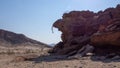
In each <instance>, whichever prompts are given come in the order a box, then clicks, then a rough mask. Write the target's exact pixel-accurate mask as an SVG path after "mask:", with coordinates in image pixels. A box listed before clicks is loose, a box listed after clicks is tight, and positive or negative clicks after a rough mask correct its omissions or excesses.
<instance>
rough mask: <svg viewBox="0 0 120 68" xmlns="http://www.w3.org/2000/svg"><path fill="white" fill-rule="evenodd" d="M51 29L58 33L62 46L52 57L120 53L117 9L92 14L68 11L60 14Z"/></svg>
mask: <svg viewBox="0 0 120 68" xmlns="http://www.w3.org/2000/svg"><path fill="white" fill-rule="evenodd" d="M53 27H55V28H58V30H59V31H61V32H62V35H61V39H62V42H59V43H58V44H56V46H55V47H54V48H53V49H52V51H51V52H52V53H56V54H61V55H74V54H81V53H82V55H83V54H86V53H87V52H89V51H91V49H94V50H93V53H95V54H99V55H107V54H110V53H116V52H119V51H120V5H117V6H116V7H115V8H108V9H106V10H104V11H99V12H98V13H94V12H92V11H71V12H69V13H64V14H63V16H62V19H58V20H57V21H56V22H55V23H54V24H53Z"/></svg>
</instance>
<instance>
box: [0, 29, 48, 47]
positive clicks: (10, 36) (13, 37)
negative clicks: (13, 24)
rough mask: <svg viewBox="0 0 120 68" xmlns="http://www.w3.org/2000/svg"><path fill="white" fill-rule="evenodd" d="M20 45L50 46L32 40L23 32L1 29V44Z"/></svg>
mask: <svg viewBox="0 0 120 68" xmlns="http://www.w3.org/2000/svg"><path fill="white" fill-rule="evenodd" d="M19 45H34V46H41V47H49V46H48V45H46V44H44V43H42V42H38V41H36V40H32V39H30V38H28V37H26V36H25V35H23V34H16V33H14V32H10V31H6V30H3V29H0V46H19Z"/></svg>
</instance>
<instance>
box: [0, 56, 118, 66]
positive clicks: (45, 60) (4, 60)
mask: <svg viewBox="0 0 120 68" xmlns="http://www.w3.org/2000/svg"><path fill="white" fill-rule="evenodd" d="M32 55H34V54H32ZM37 55H38V56H39V57H37V58H34V59H32V60H26V61H17V62H16V61H13V60H14V59H15V56H18V55H6V54H4V55H3V54H1V55H0V68H120V59H119V60H114V61H112V60H109V59H108V60H102V61H98V60H92V59H91V57H84V58H80V59H63V58H62V59H61V58H59V57H61V56H40V54H37ZM19 56H20V54H19ZM22 56H24V55H22Z"/></svg>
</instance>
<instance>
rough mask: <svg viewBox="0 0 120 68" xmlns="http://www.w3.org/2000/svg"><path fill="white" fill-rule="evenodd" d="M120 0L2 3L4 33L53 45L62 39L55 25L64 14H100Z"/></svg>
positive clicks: (0, 15)
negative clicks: (88, 12)
mask: <svg viewBox="0 0 120 68" xmlns="http://www.w3.org/2000/svg"><path fill="white" fill-rule="evenodd" d="M117 4H120V0H0V29H5V30H9V31H12V32H15V33H22V34H24V35H26V36H28V37H30V38H32V39H35V40H38V41H41V42H44V43H47V44H51V43H57V42H59V41H60V40H61V39H60V34H61V33H60V32H58V31H57V30H56V29H54V34H53V33H52V31H51V27H52V24H53V23H54V22H55V21H56V20H57V19H59V18H61V17H62V15H63V13H65V12H69V11H72V10H78V11H81V10H90V11H94V12H97V11H99V10H104V9H106V8H108V7H115V6H116V5H117Z"/></svg>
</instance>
